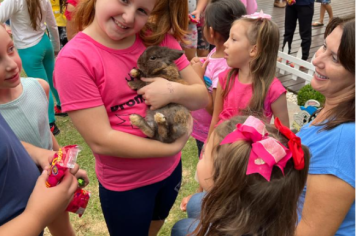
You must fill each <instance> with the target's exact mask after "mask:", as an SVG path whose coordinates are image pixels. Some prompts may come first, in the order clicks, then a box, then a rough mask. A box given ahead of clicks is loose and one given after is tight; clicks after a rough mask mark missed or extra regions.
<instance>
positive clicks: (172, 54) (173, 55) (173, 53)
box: [167, 49, 184, 61]
mask: <svg viewBox="0 0 356 236" xmlns="http://www.w3.org/2000/svg"><path fill="white" fill-rule="evenodd" d="M183 54H184V51H180V50H175V49H169V52H168V53H167V56H168V59H169V60H172V61H175V60H177V59H179V58H180V57H181V56H182V55H183Z"/></svg>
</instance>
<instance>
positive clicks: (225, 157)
mask: <svg viewBox="0 0 356 236" xmlns="http://www.w3.org/2000/svg"><path fill="white" fill-rule="evenodd" d="M245 119H246V117H241V116H240V117H234V118H232V119H230V120H228V121H225V122H224V123H222V124H221V125H219V126H218V127H217V128H216V129H215V131H214V133H213V135H214V141H216V142H215V144H214V147H213V150H212V154H211V155H212V157H213V169H214V170H213V177H212V178H213V181H214V186H213V188H212V189H211V191H209V192H208V193H207V195H206V196H205V198H204V199H203V203H202V210H201V214H200V222H199V225H198V227H197V228H196V230H195V231H194V232H193V233H192V234H191V235H197V236H204V235H244V234H248V235H256V236H261V235H263V236H292V235H294V231H295V227H296V223H297V208H298V207H297V204H298V199H299V195H300V194H301V193H302V190H303V188H304V185H305V183H306V180H307V176H308V169H309V158H310V154H309V151H308V149H307V148H306V147H305V146H303V147H302V148H303V151H304V158H305V161H304V163H305V166H304V169H303V170H296V169H295V168H294V163H293V160H292V159H290V160H289V161H288V162H287V164H286V167H285V168H284V175H283V174H282V171H281V170H280V169H279V168H278V167H274V168H273V171H272V175H271V180H270V181H267V180H266V179H264V177H262V176H261V175H260V174H251V175H246V170H247V165H248V162H249V157H250V153H251V148H252V147H251V143H250V142H247V141H243V140H241V141H237V142H234V143H232V144H225V145H220V142H221V141H222V140H223V139H224V137H226V135H228V134H229V133H230V132H232V131H233V130H234V129H236V124H238V123H239V124H241V123H243V122H244V121H245ZM266 128H267V130H268V133H269V135H270V136H272V137H274V138H276V139H277V140H278V141H280V142H281V143H282V144H283V145H284V146H286V147H288V146H287V143H288V140H287V139H286V138H285V137H284V136H283V135H281V134H280V133H279V132H278V130H277V129H276V128H275V127H274V126H273V125H266Z"/></svg>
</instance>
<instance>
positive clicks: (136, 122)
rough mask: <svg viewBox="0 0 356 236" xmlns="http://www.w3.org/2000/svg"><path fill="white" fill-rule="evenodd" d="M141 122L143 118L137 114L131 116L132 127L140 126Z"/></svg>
mask: <svg viewBox="0 0 356 236" xmlns="http://www.w3.org/2000/svg"><path fill="white" fill-rule="evenodd" d="M140 121H141V116H139V115H136V114H133V115H130V122H131V124H132V125H135V126H139V124H140Z"/></svg>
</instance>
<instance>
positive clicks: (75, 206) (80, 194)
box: [66, 188, 90, 217]
mask: <svg viewBox="0 0 356 236" xmlns="http://www.w3.org/2000/svg"><path fill="white" fill-rule="evenodd" d="M89 199H90V192H88V191H86V190H84V189H81V188H78V189H77V191H75V193H74V197H73V200H72V201H71V202H70V203H69V205H68V207H67V209H66V211H69V212H73V213H75V214H78V215H79V217H82V215H83V214H84V211H85V209H86V208H87V205H88V202H89Z"/></svg>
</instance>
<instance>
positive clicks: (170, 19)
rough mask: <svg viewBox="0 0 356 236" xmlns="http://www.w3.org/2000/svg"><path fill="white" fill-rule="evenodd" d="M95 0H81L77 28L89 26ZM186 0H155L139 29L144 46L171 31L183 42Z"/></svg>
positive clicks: (155, 42) (186, 20)
mask: <svg viewBox="0 0 356 236" xmlns="http://www.w3.org/2000/svg"><path fill="white" fill-rule="evenodd" d="M95 2H96V0H81V1H80V3H79V5H78V7H77V10H76V13H75V17H74V18H75V22H76V25H77V28H78V29H79V30H83V29H85V28H86V27H87V26H89V25H90V24H91V23H92V22H93V20H94V17H95ZM188 20H189V19H188V2H187V1H185V0H156V5H155V7H154V8H153V10H152V12H151V14H150V17H149V20H148V22H147V23H146V25H145V26H144V27H143V28H142V30H141V31H140V37H141V38H142V39H143V42H144V43H145V45H146V46H151V45H158V44H160V43H161V42H162V41H163V39H164V37H165V35H166V33H168V32H171V33H172V35H173V37H175V38H176V39H177V40H178V41H181V42H184V39H183V38H184V35H185V34H186V33H187V32H186V30H187V28H188Z"/></svg>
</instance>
